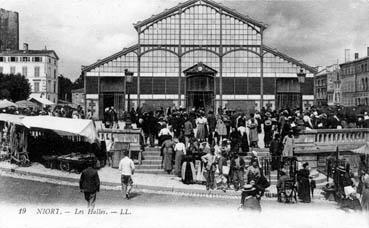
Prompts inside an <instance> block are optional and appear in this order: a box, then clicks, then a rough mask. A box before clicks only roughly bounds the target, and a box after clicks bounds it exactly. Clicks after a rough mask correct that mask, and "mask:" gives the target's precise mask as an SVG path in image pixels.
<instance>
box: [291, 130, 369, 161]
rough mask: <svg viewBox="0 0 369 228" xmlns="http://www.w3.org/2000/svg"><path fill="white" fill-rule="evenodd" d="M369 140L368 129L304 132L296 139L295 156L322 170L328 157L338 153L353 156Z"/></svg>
mask: <svg viewBox="0 0 369 228" xmlns="http://www.w3.org/2000/svg"><path fill="white" fill-rule="evenodd" d="M368 140H369V129H368V128H347V129H313V130H305V131H302V132H301V133H300V134H299V136H298V137H296V138H295V143H294V154H295V155H296V156H297V157H298V159H299V160H300V161H303V162H305V161H307V162H309V164H310V166H311V167H313V168H322V167H320V166H324V165H325V160H326V158H327V157H328V156H332V155H334V154H335V152H336V151H337V148H338V150H339V152H340V154H341V155H342V154H346V155H347V154H351V153H350V151H351V150H353V149H357V148H359V147H361V146H363V145H364V144H366V142H367V141H368Z"/></svg>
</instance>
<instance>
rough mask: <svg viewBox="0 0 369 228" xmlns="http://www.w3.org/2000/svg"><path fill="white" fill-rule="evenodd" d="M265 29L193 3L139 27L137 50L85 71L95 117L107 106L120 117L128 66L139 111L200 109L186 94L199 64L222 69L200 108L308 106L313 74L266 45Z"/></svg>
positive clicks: (204, 0) (197, 0) (200, 1)
mask: <svg viewBox="0 0 369 228" xmlns="http://www.w3.org/2000/svg"><path fill="white" fill-rule="evenodd" d="M245 4H248V3H247V2H245ZM266 27H267V26H266V25H265V24H263V23H261V22H258V21H256V20H253V19H251V18H249V17H248V16H245V15H242V14H240V13H238V12H236V11H234V10H232V9H229V8H228V7H225V6H223V5H221V4H218V3H215V2H213V1H209V0H190V1H187V2H185V3H182V4H179V5H177V6H175V7H173V8H171V9H168V10H166V11H164V12H162V13H160V14H158V15H155V16H152V17H151V18H148V19H146V20H144V21H140V22H137V23H135V24H134V28H135V29H136V31H137V33H138V41H137V44H136V45H134V46H132V47H129V48H127V49H123V50H122V51H120V52H118V53H116V54H114V55H112V56H109V57H107V58H105V59H103V60H101V61H98V62H96V63H93V64H91V65H89V66H86V67H84V68H83V69H82V71H83V73H84V76H85V79H86V80H85V82H86V83H85V84H86V85H85V88H86V100H87V102H86V103H87V108H88V105H89V104H91V107H94V112H95V113H94V114H95V118H101V117H102V115H103V109H105V108H106V107H109V106H115V107H116V109H117V110H119V112H120V114H122V111H123V110H125V108H126V106H127V104H126V92H125V88H126V83H125V80H124V70H125V69H128V70H129V71H132V72H134V76H135V77H134V81H133V84H132V86H131V91H132V93H133V94H132V95H131V100H132V103H133V105H134V106H135V107H145V106H146V107H157V106H165V107H167V106H177V107H179V106H182V107H187V108H200V107H190V105H191V104H192V105H193V104H197V102H194V101H193V100H191V99H197V98H196V97H197V96H195V98H194V96H193V94H192V93H191V91H189V89H190V88H189V87H188V85H187V77H188V75H187V74H186V72H184V70H185V69H188V68H191V67H192V66H194V65H196V64H198V63H202V64H205V65H206V66H208V67H210V68H211V69H213V70H215V71H216V72H217V73H216V74H215V75H214V82H213V84H214V87H213V88H212V90H211V91H209V94H208V95H206V96H205V100H206V101H205V102H204V104H203V107H202V108H207V109H213V110H217V109H218V107H219V106H221V107H224V106H226V107H229V108H232V109H245V110H246V109H247V108H246V106H252V107H254V108H256V109H260V108H261V107H263V106H264V107H265V106H267V105H268V106H271V107H272V108H277V109H279V108H284V107H289V108H293V107H292V106H294V107H295V106H296V107H299V102H300V97H301V94H303V100H304V102H305V103H309V102H310V103H312V102H313V100H314V98H313V74H315V73H316V69H315V68H312V67H310V66H308V65H306V64H304V63H302V62H300V61H297V60H295V59H293V58H291V57H289V56H287V55H285V54H283V53H281V52H279V51H277V50H276V49H273V48H270V47H268V46H266V45H265V44H264V40H263V33H264V30H265V29H266ZM300 69H303V71H304V72H305V73H306V74H307V79H306V83H305V84H304V86H303V87H302V88H300V87H299V85H298V83H297V75H296V74H297V73H298V72H299V71H300ZM203 76H204V77H207V75H206V74H204V75H203ZM199 80H200V79H199ZM210 94H212V95H211V96H210Z"/></svg>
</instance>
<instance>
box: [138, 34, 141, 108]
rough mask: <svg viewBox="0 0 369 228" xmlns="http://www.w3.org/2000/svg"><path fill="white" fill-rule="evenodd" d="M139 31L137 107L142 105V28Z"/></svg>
mask: <svg viewBox="0 0 369 228" xmlns="http://www.w3.org/2000/svg"><path fill="white" fill-rule="evenodd" d="M137 32H138V49H137V107H138V108H140V107H141V80H140V78H141V28H140V27H139V28H138V29H137Z"/></svg>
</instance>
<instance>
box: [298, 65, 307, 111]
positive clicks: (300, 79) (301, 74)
mask: <svg viewBox="0 0 369 228" xmlns="http://www.w3.org/2000/svg"><path fill="white" fill-rule="evenodd" d="M305 78H306V73H305V72H304V70H303V69H300V72H298V73H297V80H298V82H299V85H300V95H301V99H300V113H301V116H302V115H303V103H302V85H303V84H304V83H305Z"/></svg>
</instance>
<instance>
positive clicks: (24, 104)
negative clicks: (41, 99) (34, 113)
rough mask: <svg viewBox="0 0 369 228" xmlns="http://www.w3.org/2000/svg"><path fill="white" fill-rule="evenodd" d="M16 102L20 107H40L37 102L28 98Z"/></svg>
mask: <svg viewBox="0 0 369 228" xmlns="http://www.w3.org/2000/svg"><path fill="white" fill-rule="evenodd" d="M15 103H16V104H17V105H18V107H19V108H33V109H38V108H39V106H38V105H37V104H35V103H33V102H31V101H28V100H22V101H17V102H15Z"/></svg>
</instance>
